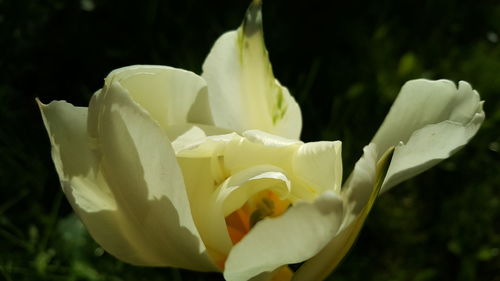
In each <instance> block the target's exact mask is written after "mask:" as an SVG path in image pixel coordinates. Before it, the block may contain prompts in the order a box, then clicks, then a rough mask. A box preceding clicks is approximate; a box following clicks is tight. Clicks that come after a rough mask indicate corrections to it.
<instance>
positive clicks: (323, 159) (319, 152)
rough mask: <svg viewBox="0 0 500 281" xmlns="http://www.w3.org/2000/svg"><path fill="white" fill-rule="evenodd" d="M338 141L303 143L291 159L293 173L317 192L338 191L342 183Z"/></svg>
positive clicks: (339, 144) (339, 143)
mask: <svg viewBox="0 0 500 281" xmlns="http://www.w3.org/2000/svg"><path fill="white" fill-rule="evenodd" d="M341 146H342V144H341V142H340V141H332V142H330V141H321V142H310V143H305V144H303V145H302V146H301V147H300V148H299V149H298V150H297V153H296V154H295V157H294V159H293V170H294V174H295V175H297V176H298V177H300V178H302V180H303V181H305V182H306V184H307V185H308V186H311V187H312V188H314V189H315V190H316V191H317V192H318V193H319V194H321V193H323V192H324V191H327V190H329V191H334V192H337V193H339V192H340V187H341V184H342V156H341Z"/></svg>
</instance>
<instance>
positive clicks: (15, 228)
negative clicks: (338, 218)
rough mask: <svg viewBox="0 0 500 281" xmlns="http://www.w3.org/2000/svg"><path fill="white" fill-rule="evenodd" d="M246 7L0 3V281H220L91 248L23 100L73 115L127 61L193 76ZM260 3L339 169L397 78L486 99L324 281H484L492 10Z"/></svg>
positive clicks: (494, 177) (495, 65)
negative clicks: (339, 150) (438, 82)
mask: <svg viewBox="0 0 500 281" xmlns="http://www.w3.org/2000/svg"><path fill="white" fill-rule="evenodd" d="M247 2H248V1H160V0H145V1H136V2H130V3H128V2H127V1H117V0H99V1H97V0H81V1H76V0H75V1H64V0H40V1H32V0H0V120H1V121H2V125H1V126H0V159H1V161H0V184H1V188H0V279H2V280H16V281H17V280H89V281H90V280H92V281H97V280H113V281H114V280H116V281H118V280H148V281H153V280H219V279H220V278H221V276H220V275H219V274H215V273H214V274H201V273H196V272H190V271H185V270H177V269H170V268H141V267H133V266H130V265H126V264H123V263H121V262H119V261H118V260H116V259H114V258H113V257H111V256H109V255H108V254H106V253H105V252H104V251H103V250H102V248H100V247H99V246H98V245H96V244H95V243H94V242H93V241H92V239H91V238H90V237H89V236H88V234H87V232H86V231H85V229H84V228H83V226H82V225H81V224H80V223H79V221H78V220H77V219H76V218H75V216H74V215H73V214H72V212H71V208H70V207H69V205H68V203H67V202H66V199H65V198H64V197H63V195H62V192H61V191H60V187H59V183H58V179H57V176H56V173H55V170H54V168H53V165H52V163H51V159H50V152H49V147H50V146H49V142H48V138H47V136H46V133H45V131H44V128H43V124H42V121H41V118H40V116H39V112H38V109H37V108H36V105H35V102H34V98H35V97H40V99H41V100H42V101H44V102H49V101H50V100H54V99H65V100H68V101H70V102H72V103H73V104H76V105H82V106H86V105H87V103H88V100H89V98H90V96H91V95H92V93H93V91H95V90H97V89H99V88H100V87H101V86H102V83H103V78H104V77H105V76H106V74H107V73H108V72H109V71H111V70H112V69H114V68H117V67H121V66H125V65H131V64H164V65H171V66H175V67H181V68H185V69H189V70H192V71H195V72H197V73H200V72H201V65H202V62H203V59H204V58H205V56H206V54H207V53H208V51H209V49H210V47H211V45H212V44H213V42H214V41H215V39H216V38H217V37H218V36H219V35H220V34H222V33H223V32H224V31H227V30H230V29H234V28H236V27H237V26H238V25H239V23H240V21H241V19H242V18H243V14H244V11H245V9H246V6H247V4H248V3H247ZM264 2H265V3H264V22H265V32H266V42H267V46H268V50H269V52H270V57H271V61H272V62H273V66H274V72H275V74H276V76H277V77H278V78H279V79H280V80H281V82H282V84H284V85H287V86H288V87H289V88H290V90H291V92H292V94H293V95H294V96H295V97H296V99H297V100H298V102H299V104H300V105H301V107H302V111H303V118H304V129H303V133H302V138H303V140H306V141H310V140H320V139H326V140H334V139H340V140H342V141H343V157H344V167H345V168H344V170H345V171H346V174H347V173H349V172H350V170H351V169H352V167H353V164H354V162H355V161H356V159H357V158H358V157H359V156H360V155H361V149H362V147H363V145H365V144H367V143H368V142H369V140H370V138H371V136H372V135H373V134H374V133H375V131H376V129H377V128H378V125H379V124H380V123H381V121H382V120H383V118H384V116H385V114H386V112H387V111H388V109H389V107H390V105H391V103H392V101H393V100H394V98H395V96H396V94H397V92H398V90H399V88H400V87H401V85H402V84H403V83H404V82H405V81H407V80H409V79H414V78H420V77H426V78H430V79H439V78H447V79H451V80H454V81H458V80H461V79H463V80H467V81H469V82H470V83H471V84H472V85H473V86H474V88H476V89H477V90H478V91H479V92H480V94H481V96H482V98H483V99H484V100H486V103H485V111H486V114H487V119H486V121H485V123H484V125H483V127H482V129H481V130H480V131H479V133H478V135H477V136H476V137H475V138H474V139H473V140H472V142H471V143H470V144H469V145H468V146H467V147H466V148H465V149H463V150H462V151H460V152H459V153H457V154H456V155H455V156H454V157H452V158H451V159H449V160H446V161H444V162H443V163H441V164H440V165H438V166H437V167H435V168H434V169H432V170H430V171H428V172H426V173H424V174H422V175H420V176H418V177H417V178H415V179H413V180H411V181H408V182H406V183H404V184H401V185H400V186H399V187H398V188H395V189H393V190H392V191H391V192H389V193H387V194H384V195H383V196H381V197H380V198H379V200H378V201H377V203H376V204H375V208H374V210H373V211H372V214H371V215H370V217H369V218H368V221H367V223H366V225H365V227H364V230H363V232H362V234H361V236H360V238H359V240H358V242H357V244H356V245H355V246H354V248H353V249H352V251H351V253H350V254H349V255H348V256H347V258H346V259H345V260H344V262H343V263H342V264H341V265H340V266H339V267H338V269H337V270H336V271H335V272H334V274H333V275H332V277H331V280H349V281H353V280H414V281H425V280H496V281H498V280H500V190H499V187H500V165H499V159H500V155H499V151H500V134H499V132H500V110H499V102H500V99H499V95H500V42H499V35H500V4H499V2H498V1H493V0H479V1H453V0H437V1H436V0H435V1H431V0H420V1H416V0H412V1H396V0H380V1H370V2H367V1H277V0H276V1H274V0H273V1H270V0H269V1H264ZM422 110H425V109H422Z"/></svg>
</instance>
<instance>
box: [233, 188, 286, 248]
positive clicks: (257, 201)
mask: <svg viewBox="0 0 500 281" xmlns="http://www.w3.org/2000/svg"><path fill="white" fill-rule="evenodd" d="M289 206H290V201H288V200H280V199H279V197H278V196H277V195H276V194H275V193H274V192H272V191H269V190H265V191H261V192H259V193H257V194H255V195H254V196H252V197H251V198H250V199H248V201H247V202H246V203H245V205H243V206H242V207H241V208H239V209H238V210H236V211H234V212H232V213H231V214H230V215H228V216H227V217H226V226H227V230H228V232H229V236H230V237H231V241H232V242H233V244H236V243H238V242H239V241H240V240H241V239H243V237H244V236H245V235H246V234H247V233H248V232H250V229H252V227H253V226H254V225H255V224H257V223H258V222H259V221H261V220H262V219H264V218H267V217H278V216H280V215H281V214H283V213H284V212H285V211H286V210H287V209H288V207H289Z"/></svg>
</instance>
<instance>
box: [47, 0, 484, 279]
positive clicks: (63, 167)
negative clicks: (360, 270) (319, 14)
mask: <svg viewBox="0 0 500 281" xmlns="http://www.w3.org/2000/svg"><path fill="white" fill-rule="evenodd" d="M39 106H40V110H41V113H42V117H43V120H44V123H45V127H46V129H47V132H48V135H49V138H50V141H51V144H52V159H53V161H54V164H55V167H56V170H57V173H58V175H59V178H60V181H61V185H62V188H63V191H64V193H65V194H66V196H67V198H68V200H69V202H70V203H71V205H72V207H73V209H74V210H75V212H76V213H77V214H78V216H79V217H80V219H81V220H82V221H83V223H84V224H85V226H86V227H87V229H88V230H89V232H90V234H91V235H92V237H93V238H94V239H95V240H96V241H97V242H98V243H99V244H100V245H101V246H102V247H103V248H104V249H106V251H108V252H109V253H111V254H112V255H114V256H116V257H117V258H119V259H121V260H123V261H125V262H128V263H131V264H135V265H142V266H174V267H180V268H186V269H192V270H199V271H220V272H223V273H224V277H225V278H226V279H227V280H248V279H250V278H256V280H258V279H261V280H266V279H269V278H272V277H274V278H283V279H291V278H294V279H296V280H318V279H321V278H325V277H326V276H327V275H328V274H329V273H330V272H331V270H333V268H334V267H335V266H336V265H337V264H338V263H339V262H340V260H341V259H342V257H343V256H344V255H345V254H346V252H347V250H348V249H349V248H350V247H351V245H352V243H353V241H354V239H355V238H356V236H357V234H358V232H359V231H360V229H361V227H362V224H363V222H364V220H365V218H366V216H367V214H368V213H369V211H370V209H371V206H372V205H373V202H374V200H375V199H376V197H377V195H378V194H379V192H380V191H381V192H384V191H386V190H388V189H390V188H391V187H393V186H395V185H396V184H398V183H400V182H402V181H404V180H406V179H408V178H410V177H412V176H415V175H417V174H418V173H420V172H422V171H424V170H426V169H428V168H429V167H431V166H433V165H435V164H437V163H438V162H439V161H440V160H442V159H445V158H447V157H449V156H450V155H451V154H453V153H454V152H455V151H457V150H458V149H459V148H461V147H462V146H464V145H465V144H466V143H467V142H468V141H469V140H470V139H471V138H472V137H473V136H474V134H475V133H476V132H477V130H478V129H479V126H480V125H481V123H482V121H483V119H484V112H483V110H482V102H481V101H480V99H479V95H478V93H477V92H476V91H474V90H473V89H472V88H471V86H470V85H469V84H468V83H466V82H460V83H459V85H458V87H456V86H455V84H454V83H452V82H450V81H447V80H439V81H429V80H414V81H410V82H408V83H407V84H405V85H404V86H403V88H402V90H401V92H400V94H399V96H398V97H397V99H396V101H395V103H394V105H393V106H392V108H391V110H390V112H389V114H388V115H387V117H386V119H385V121H384V122H383V124H382V126H381V127H380V129H379V130H378V132H377V133H376V135H375V137H374V138H373V140H372V141H371V143H370V144H369V145H367V146H366V147H365V148H364V155H363V157H362V158H361V159H360V160H359V161H358V162H357V163H356V165H355V167H354V170H353V172H352V174H351V176H350V177H349V178H348V179H347V180H346V181H345V183H344V185H343V186H342V161H341V143H340V142H339V141H333V142H330V141H328V142H325V141H322V142H311V143H303V142H301V141H300V140H299V135H300V131H301V127H302V123H301V122H302V121H301V113H300V109H299V106H298V105H297V103H296V102H295V100H294V99H293V97H292V96H291V95H290V94H289V92H288V90H287V89H286V88H285V87H283V86H282V85H281V84H280V83H279V82H278V81H277V80H276V79H275V78H274V76H273V72H272V68H271V65H270V63H269V60H268V56H267V51H266V49H265V46H264V41H263V34H262V17H261V10H260V3H259V2H258V1H255V2H254V3H252V5H251V6H250V8H249V9H248V12H247V14H246V17H245V20H244V22H243V24H242V26H241V27H240V28H239V29H238V30H236V31H230V32H228V33H225V34H224V35H222V36H221V37H220V38H219V39H218V40H217V41H216V42H215V44H214V46H213V48H212V50H211V52H210V54H209V55H208V57H207V59H206V61H205V63H204V65H203V74H202V76H201V77H200V76H198V75H196V74H194V73H192V72H189V71H185V70H181V69H176V68H172V67H166V66H147V65H138V66H129V67H124V68H120V69H117V70H114V71H112V72H111V73H110V74H109V75H108V77H107V78H106V79H105V85H104V87H103V88H102V89H101V90H99V91H97V92H96V93H95V94H94V95H93V96H92V99H91V101H90V104H89V107H88V108H86V107H75V106H73V105H71V104H69V103H66V102H64V101H54V102H51V103H50V104H49V105H44V104H42V103H40V102H39ZM391 159H392V160H391ZM300 262H304V264H303V265H302V266H301V267H300V268H299V269H298V270H297V271H296V272H295V273H294V272H292V271H291V270H290V269H289V268H288V267H287V265H288V264H292V263H300Z"/></svg>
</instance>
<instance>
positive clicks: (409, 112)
mask: <svg viewBox="0 0 500 281" xmlns="http://www.w3.org/2000/svg"><path fill="white" fill-rule="evenodd" d="M483 120H484V111H483V108H482V102H481V101H480V98H479V94H478V93H477V92H476V91H475V90H473V89H472V87H471V86H470V85H469V84H468V83H467V82H464V81H460V83H459V86H458V89H457V87H456V86H455V84H454V83H453V82H451V81H448V80H438V81H430V80H424V79H419V80H412V81H409V82H407V83H406V84H405V85H404V86H403V88H402V89H401V92H400V93H399V95H398V97H397V99H396V101H395V102H394V104H393V105H392V107H391V110H390V111H389V114H388V115H387V117H386V118H385V120H384V122H383V123H382V126H381V127H380V129H379V130H378V132H377V133H376V134H375V137H374V138H373V140H372V142H373V143H375V144H377V148H378V149H380V151H385V150H386V149H387V148H388V147H390V146H395V145H398V144H399V143H400V142H403V143H404V144H401V145H399V146H398V147H397V148H396V152H395V153H394V159H393V161H392V163H391V167H390V168H389V172H388V174H387V176H386V180H385V183H384V186H383V187H382V192H384V191H386V190H388V189H389V188H391V187H393V186H394V185H396V184H398V183H400V182H402V181H404V180H406V179H408V178H410V177H413V176H415V175H417V174H419V173H421V172H423V171H424V170H426V169H428V168H430V167H431V166H433V165H435V164H437V163H438V162H440V161H441V160H443V159H446V158H448V157H449V156H450V155H452V154H453V153H454V152H456V151H457V150H459V149H460V148H461V147H463V146H464V145H465V144H466V143H467V142H468V141H469V140H470V139H471V138H472V137H473V136H474V135H475V134H476V132H477V130H478V129H479V127H480V125H481V123H482V122H483Z"/></svg>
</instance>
